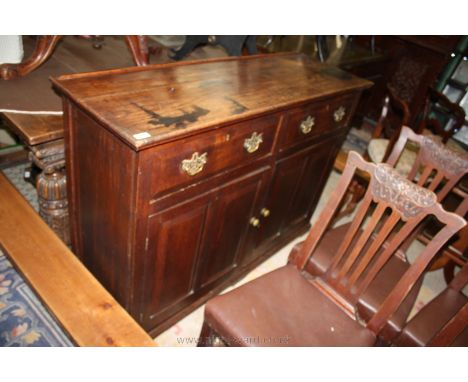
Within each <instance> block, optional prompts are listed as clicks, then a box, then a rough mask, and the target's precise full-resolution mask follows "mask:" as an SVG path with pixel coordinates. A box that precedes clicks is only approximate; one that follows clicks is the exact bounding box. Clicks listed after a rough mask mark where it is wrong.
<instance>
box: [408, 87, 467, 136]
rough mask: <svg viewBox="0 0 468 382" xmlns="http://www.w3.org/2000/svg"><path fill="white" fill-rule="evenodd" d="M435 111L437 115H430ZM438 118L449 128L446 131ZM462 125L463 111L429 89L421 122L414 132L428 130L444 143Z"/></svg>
mask: <svg viewBox="0 0 468 382" xmlns="http://www.w3.org/2000/svg"><path fill="white" fill-rule="evenodd" d="M435 111H437V114H436V115H432V112H435ZM438 118H444V121H443V125H444V126H447V127H449V128H448V129H447V130H445V128H444V127H442V126H443V125H442V123H441V121H440V120H439V119H438ZM464 123H465V111H464V110H463V108H462V107H461V106H460V105H458V104H456V103H454V102H452V101H450V100H449V99H448V98H447V96H445V94H442V93H440V92H438V91H437V90H435V89H433V88H429V90H428V95H427V98H426V105H425V107H424V111H423V113H422V116H421V122H420V125H419V126H418V128H417V129H416V131H417V132H422V131H424V130H426V129H427V130H430V131H432V132H433V133H434V134H436V135H439V136H441V137H442V142H444V143H446V142H447V141H448V140H449V138H451V137H452V135H453V134H454V133H455V132H457V131H458V130H459V129H460V128H461V127H462V126H463V124H464Z"/></svg>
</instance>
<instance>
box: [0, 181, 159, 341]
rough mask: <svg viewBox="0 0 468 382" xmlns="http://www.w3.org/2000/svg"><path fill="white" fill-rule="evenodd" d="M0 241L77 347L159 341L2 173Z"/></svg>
mask: <svg viewBox="0 0 468 382" xmlns="http://www.w3.org/2000/svg"><path fill="white" fill-rule="evenodd" d="M0 190H1V191H0V231H1V232H2V234H1V235H0V245H1V247H2V249H3V250H4V251H5V253H6V255H7V256H8V257H9V258H10V259H11V261H12V262H13V263H14V264H15V266H16V267H17V269H18V271H19V272H20V273H21V274H22V275H23V277H24V278H25V280H26V281H27V282H28V283H29V285H30V286H31V287H32V288H33V289H34V290H35V291H36V293H37V294H38V296H39V297H40V298H41V300H42V301H43V303H44V304H45V306H47V308H48V309H49V310H50V312H51V313H52V314H53V316H54V317H56V318H57V320H58V322H59V323H60V324H61V325H62V327H63V328H64V329H65V331H66V332H67V333H68V334H69V335H70V337H71V338H72V340H73V341H74V342H75V343H76V344H77V345H79V346H155V342H154V341H153V340H152V339H151V338H150V337H149V336H148V335H147V334H146V333H145V332H144V331H143V329H142V328H141V327H140V326H138V324H137V323H136V322H135V321H134V320H133V319H132V318H131V317H130V316H129V315H128V313H127V312H126V311H125V310H124V309H123V308H122V307H121V306H120V305H119V304H118V302H117V301H115V300H114V298H113V297H112V296H111V295H110V294H109V292H107V291H106V290H105V289H104V288H103V287H102V285H101V284H100V283H99V282H98V281H97V280H96V279H95V278H94V277H93V276H92V275H91V273H90V272H89V271H88V270H87V269H86V268H85V267H84V266H83V265H82V264H81V263H80V262H79V261H78V259H77V258H76V257H75V255H74V254H73V253H71V252H70V250H69V249H68V248H67V247H66V246H65V244H63V243H62V241H60V239H59V238H58V237H57V236H56V235H55V234H54V233H53V232H52V230H51V229H50V228H49V227H48V226H47V225H46V224H45V223H44V222H43V221H42V219H41V218H40V217H39V215H38V214H37V213H36V212H35V211H34V210H33V209H32V207H31V206H30V205H29V204H28V202H27V201H26V200H25V199H24V198H23V197H22V196H21V195H20V194H19V193H18V191H17V190H16V189H15V188H14V187H13V185H12V184H11V183H10V182H9V181H8V180H7V179H6V178H5V176H4V175H3V174H1V173H0Z"/></svg>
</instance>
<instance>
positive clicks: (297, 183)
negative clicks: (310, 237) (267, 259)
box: [257, 138, 342, 246]
mask: <svg viewBox="0 0 468 382" xmlns="http://www.w3.org/2000/svg"><path fill="white" fill-rule="evenodd" d="M341 143H342V138H334V139H333V140H328V141H325V142H323V143H321V144H319V145H317V146H314V147H310V148H308V149H306V150H303V151H300V152H297V153H295V154H292V155H289V156H287V157H285V158H283V159H281V160H279V161H278V162H277V163H276V167H275V170H274V174H273V179H272V181H271V185H270V188H269V193H268V198H267V199H266V202H265V204H264V205H263V206H262V207H261V209H263V208H265V209H266V210H268V212H269V215H268V216H267V217H264V216H261V222H262V225H261V228H260V239H259V243H257V246H259V245H261V244H262V243H265V242H267V241H268V240H270V239H272V238H274V237H275V236H279V235H280V234H282V233H283V232H284V231H286V230H288V229H290V228H294V227H295V226H297V225H298V224H300V223H305V222H307V221H308V220H309V219H310V216H311V215H312V212H313V210H314V208H315V206H316V204H317V202H318V199H319V197H320V194H321V192H322V189H323V187H324V185H325V182H326V180H327V178H328V175H329V173H330V171H331V169H332V166H333V161H334V159H335V157H336V154H337V153H338V150H339V147H340V145H341Z"/></svg>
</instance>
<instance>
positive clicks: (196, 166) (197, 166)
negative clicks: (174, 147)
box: [182, 152, 208, 176]
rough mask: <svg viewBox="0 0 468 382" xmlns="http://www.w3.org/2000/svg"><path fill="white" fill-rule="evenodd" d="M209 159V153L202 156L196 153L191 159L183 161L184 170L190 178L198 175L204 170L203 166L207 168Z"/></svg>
mask: <svg viewBox="0 0 468 382" xmlns="http://www.w3.org/2000/svg"><path fill="white" fill-rule="evenodd" d="M207 157H208V153H203V154H202V155H200V154H198V152H194V153H193V154H192V157H191V158H190V159H184V160H183V161H182V170H183V171H185V172H186V173H187V174H189V175H190V176H193V175H195V174H198V173H199V172H200V171H201V170H203V166H205V164H206V162H207V161H208V158H207Z"/></svg>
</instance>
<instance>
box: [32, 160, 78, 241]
mask: <svg viewBox="0 0 468 382" xmlns="http://www.w3.org/2000/svg"><path fill="white" fill-rule="evenodd" d="M36 190H37V196H38V199H39V215H40V216H41V217H42V219H44V221H45V222H46V223H47V225H48V226H49V227H50V228H52V230H53V231H54V232H55V233H56V234H57V235H58V236H59V237H60V238H61V239H62V240H63V242H64V243H65V244H67V245H69V244H70V226H69V217H68V200H67V179H66V175H65V172H64V170H63V169H62V170H55V169H54V168H46V169H45V170H44V171H43V172H42V173H41V174H39V176H38V178H37V183H36Z"/></svg>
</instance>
